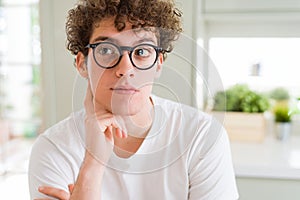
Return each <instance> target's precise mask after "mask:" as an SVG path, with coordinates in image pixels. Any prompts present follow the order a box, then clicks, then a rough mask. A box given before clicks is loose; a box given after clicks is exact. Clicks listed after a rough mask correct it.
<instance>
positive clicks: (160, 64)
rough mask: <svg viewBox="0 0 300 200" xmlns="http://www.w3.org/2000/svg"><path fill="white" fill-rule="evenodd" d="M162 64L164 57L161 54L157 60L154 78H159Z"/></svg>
mask: <svg viewBox="0 0 300 200" xmlns="http://www.w3.org/2000/svg"><path fill="white" fill-rule="evenodd" d="M163 62H164V56H163V54H162V53H160V54H159V56H158V59H157V66H156V74H155V78H159V77H160V74H161V71H162V64H163Z"/></svg>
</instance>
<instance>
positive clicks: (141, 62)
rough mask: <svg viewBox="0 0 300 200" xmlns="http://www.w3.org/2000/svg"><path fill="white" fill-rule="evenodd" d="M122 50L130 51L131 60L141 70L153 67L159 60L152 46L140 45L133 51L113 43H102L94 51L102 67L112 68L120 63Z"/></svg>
mask: <svg viewBox="0 0 300 200" xmlns="http://www.w3.org/2000/svg"><path fill="white" fill-rule="evenodd" d="M122 50H130V54H129V56H130V60H131V62H132V64H133V65H134V66H135V67H137V68H139V69H148V68H149V67H152V65H153V64H154V63H155V62H156V59H157V51H156V49H155V47H154V46H152V45H150V44H140V45H137V46H135V47H133V48H132V49H131V48H129V47H118V46H116V45H115V44H112V43H100V44H99V45H97V46H96V48H95V49H94V57H95V60H96V62H97V63H98V65H100V66H101V67H103V68H112V67H114V66H116V65H117V64H118V63H119V62H120V59H121V57H122V54H123V53H122Z"/></svg>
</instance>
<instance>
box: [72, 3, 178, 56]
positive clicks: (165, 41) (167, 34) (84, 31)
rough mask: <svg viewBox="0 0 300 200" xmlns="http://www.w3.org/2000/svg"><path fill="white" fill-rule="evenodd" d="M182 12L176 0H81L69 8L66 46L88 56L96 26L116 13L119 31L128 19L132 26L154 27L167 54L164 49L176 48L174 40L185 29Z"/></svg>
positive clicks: (116, 26)
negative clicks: (89, 44) (182, 22)
mask: <svg viewBox="0 0 300 200" xmlns="http://www.w3.org/2000/svg"><path fill="white" fill-rule="evenodd" d="M181 16H182V13H181V11H180V10H179V9H177V8H176V7H175V3H174V2H173V0H79V1H78V3H77V5H76V6H75V7H74V8H73V9H71V10H69V12H68V17H67V22H66V33H67V49H68V50H69V51H70V52H71V53H72V54H73V55H77V53H78V52H82V53H83V54H84V56H87V54H88V50H87V49H86V48H85V46H86V45H87V44H88V43H89V40H90V37H91V35H92V33H93V30H94V28H95V27H97V24H98V23H99V22H100V21H101V20H102V19H104V18H109V17H114V19H115V21H114V24H115V28H116V29H117V30H118V31H122V30H123V29H124V28H125V26H126V25H125V24H126V22H127V21H128V22H130V23H131V24H132V29H135V28H145V29H147V28H149V27H155V29H156V31H157V32H158V33H157V34H158V43H159V45H160V47H162V48H163V49H164V58H166V54H165V52H171V51H172V50H173V42H174V41H175V40H177V38H178V36H179V34H180V33H181V32H182V25H181ZM149 30H151V29H149Z"/></svg>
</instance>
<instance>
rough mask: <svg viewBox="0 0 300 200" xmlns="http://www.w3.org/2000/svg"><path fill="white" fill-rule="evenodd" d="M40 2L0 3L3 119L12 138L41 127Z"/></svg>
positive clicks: (12, 0)
mask: <svg viewBox="0 0 300 200" xmlns="http://www.w3.org/2000/svg"><path fill="white" fill-rule="evenodd" d="M38 15H39V13H38V0H2V1H0V43H1V45H0V108H1V109H0V115H1V117H0V119H2V120H3V119H5V120H6V121H8V122H9V127H10V129H9V132H10V135H11V136H34V135H36V132H37V131H38V129H39V127H40V125H41V113H40V112H41V109H40V102H41V97H40V81H41V80H40V63H41V48H40V28H39V18H38Z"/></svg>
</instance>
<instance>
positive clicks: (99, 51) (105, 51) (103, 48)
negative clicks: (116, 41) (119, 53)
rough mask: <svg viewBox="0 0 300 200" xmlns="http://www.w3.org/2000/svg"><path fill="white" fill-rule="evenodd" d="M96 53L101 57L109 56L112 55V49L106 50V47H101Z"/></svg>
mask: <svg viewBox="0 0 300 200" xmlns="http://www.w3.org/2000/svg"><path fill="white" fill-rule="evenodd" d="M98 53H99V54H101V55H109V54H113V53H114V52H113V49H111V48H107V47H101V48H99V50H98Z"/></svg>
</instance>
